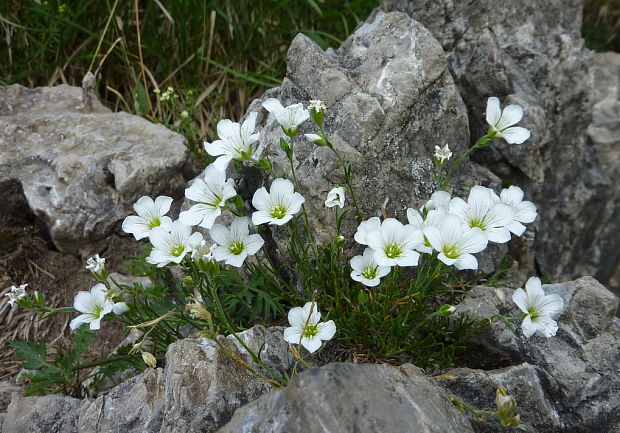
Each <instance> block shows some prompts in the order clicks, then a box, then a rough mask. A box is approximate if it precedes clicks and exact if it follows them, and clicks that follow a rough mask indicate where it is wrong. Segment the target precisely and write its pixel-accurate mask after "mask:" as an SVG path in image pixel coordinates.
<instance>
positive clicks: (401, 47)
mask: <svg viewBox="0 0 620 433" xmlns="http://www.w3.org/2000/svg"><path fill="white" fill-rule="evenodd" d="M269 97H277V98H278V99H279V100H280V101H281V102H282V104H283V105H289V104H293V103H299V102H303V103H305V104H307V103H308V101H309V100H311V99H320V100H322V101H324V102H325V104H326V105H327V112H326V120H325V125H326V132H327V135H328V136H329V137H330V140H331V141H332V142H333V143H334V146H335V147H336V148H337V149H338V151H339V152H340V153H341V155H342V156H343V158H344V159H345V160H347V161H348V162H350V163H351V165H352V172H353V188H354V190H355V191H356V194H357V197H358V199H359V202H360V207H361V209H362V210H363V211H364V212H365V213H366V214H367V216H368V217H369V216H374V215H379V209H380V207H381V205H383V204H384V203H386V202H387V205H386V208H387V212H388V214H389V215H390V216H397V217H400V218H401V219H403V218H404V217H405V210H406V209H407V208H408V207H412V206H416V207H417V206H419V205H420V204H421V203H422V201H424V200H426V199H428V197H430V194H431V193H432V192H433V191H434V189H435V185H434V183H433V173H434V168H433V162H432V155H433V153H434V148H435V145H437V144H442V145H443V144H445V143H448V144H449V145H450V147H451V149H454V150H456V151H458V152H463V151H464V150H465V143H467V140H468V137H469V134H468V121H467V116H466V111H465V107H464V105H463V103H462V101H461V98H460V96H459V94H458V92H457V90H456V87H455V85H454V82H453V80H452V77H451V76H450V73H449V72H448V69H447V63H446V59H445V54H444V52H443V50H442V48H441V46H440V44H439V43H438V42H437V41H436V40H435V38H433V37H432V35H431V34H430V33H429V32H428V31H427V30H426V29H425V28H424V27H423V26H422V25H420V24H419V23H418V22H416V21H415V20H413V19H411V18H409V17H408V16H407V15H405V14H402V13H382V12H378V13H376V14H374V15H372V16H371V17H370V18H369V19H368V20H367V21H366V22H365V23H363V24H362V25H360V26H359V27H358V28H357V30H356V31H355V32H354V33H353V34H352V35H351V36H350V37H349V38H348V39H347V40H346V41H345V42H344V43H343V45H342V46H341V47H340V48H339V49H338V50H337V51H333V50H328V51H323V50H321V49H320V48H319V47H318V46H317V45H316V44H315V43H314V42H312V41H311V40H310V39H309V38H308V37H306V36H304V35H297V37H296V38H295V39H294V40H293V42H292V44H291V47H290V49H289V51H288V57H287V75H286V78H285V79H284V81H283V83H282V86H281V87H280V88H278V89H275V90H270V91H268V92H266V93H265V95H263V97H262V98H261V99H260V100H256V101H254V102H253V103H252V104H251V105H250V107H249V109H248V112H250V111H258V112H259V117H258V122H257V124H258V126H259V130H260V131H261V136H260V143H261V144H260V146H261V147H260V148H259V149H260V152H261V156H269V157H270V158H271V159H272V161H273V163H274V170H275V171H276V173H277V174H278V175H281V174H285V173H289V172H290V168H289V163H288V160H287V159H286V157H285V155H284V153H283V152H282V151H281V149H280V148H279V146H278V140H279V138H280V137H281V136H282V131H281V129H280V127H279V125H278V124H277V123H276V121H275V118H274V117H273V116H271V115H269V113H268V112H267V111H266V110H265V109H264V108H262V107H261V102H262V101H264V100H265V99H267V98H269ZM310 132H317V131H316V130H315V129H314V127H313V126H312V122H311V121H307V122H306V123H305V124H303V125H302V127H301V129H300V134H299V135H298V138H297V139H296V142H295V154H296V161H295V165H296V171H297V176H298V178H299V180H300V183H301V193H302V194H303V195H304V197H305V198H306V202H305V206H306V208H307V210H308V212H309V213H310V214H311V216H312V218H313V221H312V222H313V225H314V228H315V229H316V232H317V234H318V237H319V238H320V239H322V240H325V239H328V238H330V237H332V236H334V215H333V210H331V209H327V208H325V206H324V204H323V203H324V201H325V199H326V197H327V193H328V192H329V190H331V189H332V188H333V187H334V186H336V185H337V184H343V183H344V178H343V176H342V172H341V169H340V168H339V166H338V161H337V158H336V157H335V156H334V154H333V153H332V152H331V151H330V150H329V149H327V148H325V147H318V146H316V145H314V144H312V143H310V142H308V141H307V140H305V138H304V137H303V133H310ZM463 175H464V178H466V179H467V180H466V182H465V185H461V186H462V187H463V188H466V187H469V186H471V184H472V183H473V182H475V178H472V171H471V168H470V167H465V168H464V172H463ZM289 176H290V175H289ZM252 192H253V191H252ZM347 203H348V204H347V209H348V210H349V211H350V212H351V214H352V213H353V210H354V208H353V207H352V201H351V197H347ZM350 221H351V222H353V221H354V220H353V217H352V215H350ZM356 227H357V225H356V224H353V223H351V224H344V231H345V236H346V237H348V238H350V237H352V236H351V235H352V233H353V232H354V231H355V228H356ZM276 230H277V229H276Z"/></svg>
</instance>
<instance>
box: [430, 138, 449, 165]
mask: <svg viewBox="0 0 620 433" xmlns="http://www.w3.org/2000/svg"><path fill="white" fill-rule="evenodd" d="M434 156H435V158H437V159H439V162H441V163H442V164H443V162H444V161H445V160H446V159H450V158H451V157H452V152H450V147H448V143H446V145H445V146H444V147H443V148H442V147H439V146H435V155H434Z"/></svg>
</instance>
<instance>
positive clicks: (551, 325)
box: [512, 277, 564, 338]
mask: <svg viewBox="0 0 620 433" xmlns="http://www.w3.org/2000/svg"><path fill="white" fill-rule="evenodd" d="M512 300H513V302H514V303H515V304H517V306H518V307H519V309H520V310H521V311H523V313H524V315H525V317H524V318H523V322H522V323H521V329H522V330H523V334H524V335H525V336H526V337H527V338H530V337H531V336H532V335H534V334H539V335H541V336H543V337H547V338H549V337H553V336H554V335H555V334H556V332H557V330H558V324H557V323H556V321H555V320H554V319H555V318H556V317H557V316H558V315H559V314H560V313H561V312H562V309H563V308H564V301H562V298H561V297H560V296H559V295H556V294H552V295H545V291H544V290H543V288H542V284H541V282H540V279H539V278H537V277H531V278H530V279H529V280H527V282H526V283H525V290H523V289H521V288H518V289H517V290H515V291H514V293H513V294H512Z"/></svg>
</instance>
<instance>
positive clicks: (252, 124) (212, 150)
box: [204, 111, 260, 172]
mask: <svg viewBox="0 0 620 433" xmlns="http://www.w3.org/2000/svg"><path fill="white" fill-rule="evenodd" d="M257 115H258V113H257V112H255V111H253V112H251V113H250V114H248V116H247V118H246V119H245V121H244V122H243V124H239V123H237V122H233V121H232V120H230V119H222V120H220V121H219V122H218V124H217V136H218V138H219V140H215V141H214V142H213V143H209V142H207V141H205V142H204V147H205V150H206V151H207V153H208V154H209V155H211V156H217V157H218V158H217V159H216V160H215V161H214V162H213V165H214V166H215V168H217V169H218V170H219V171H224V172H225V171H226V168H227V167H228V164H230V161H232V160H233V159H242V160H244V159H248V158H250V157H251V155H252V145H253V144H254V143H256V142H257V141H258V137H259V136H260V134H258V133H256V134H254V130H255V129H256V116H257Z"/></svg>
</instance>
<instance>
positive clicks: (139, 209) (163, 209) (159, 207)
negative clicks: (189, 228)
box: [123, 195, 172, 241]
mask: <svg viewBox="0 0 620 433" xmlns="http://www.w3.org/2000/svg"><path fill="white" fill-rule="evenodd" d="M171 204H172V198H170V197H166V196H164V195H162V196H160V197H157V198H156V199H155V201H153V200H152V199H151V198H150V197H146V196H145V197H141V198H140V199H139V200H138V201H137V202H136V203H135V204H134V205H133V209H134V210H135V211H136V213H137V214H138V216H135V215H130V216H128V217H127V218H125V220H124V221H123V231H124V232H125V233H131V234H133V236H134V238H136V240H138V241H139V240H140V239H143V238H146V237H148V236H149V235H150V234H151V230H153V229H154V228H155V227H162V228H164V229H166V230H169V229H170V226H171V225H172V219H171V218H170V217H167V216H164V215H166V214H167V213H168V211H169V210H170V205H171Z"/></svg>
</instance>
